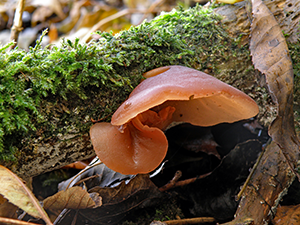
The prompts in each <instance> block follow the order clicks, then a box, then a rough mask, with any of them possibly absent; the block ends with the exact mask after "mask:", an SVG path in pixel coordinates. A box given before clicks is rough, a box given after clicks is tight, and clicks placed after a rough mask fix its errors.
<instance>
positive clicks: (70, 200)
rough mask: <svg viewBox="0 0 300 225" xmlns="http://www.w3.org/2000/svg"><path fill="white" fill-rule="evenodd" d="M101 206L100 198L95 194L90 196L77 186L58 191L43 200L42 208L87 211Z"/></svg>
mask: <svg viewBox="0 0 300 225" xmlns="http://www.w3.org/2000/svg"><path fill="white" fill-rule="evenodd" d="M101 205H102V198H101V197H100V196H99V195H98V194H97V193H95V194H94V193H93V195H92V196H90V194H89V193H88V192H87V191H86V190H84V189H82V187H79V186H75V187H71V188H69V189H67V190H65V191H60V192H58V193H56V194H55V195H53V196H50V197H48V198H46V199H45V200H44V208H45V209H50V210H63V209H65V208H66V209H87V208H94V207H99V206H101Z"/></svg>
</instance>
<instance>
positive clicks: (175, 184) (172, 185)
mask: <svg viewBox="0 0 300 225" xmlns="http://www.w3.org/2000/svg"><path fill="white" fill-rule="evenodd" d="M211 173H212V172H210V173H206V174H203V175H200V176H198V177H194V178H190V179H186V180H181V181H177V180H176V181H174V180H175V179H177V174H175V176H174V178H175V179H174V178H173V179H172V180H171V181H170V182H169V183H167V184H166V185H164V186H162V187H160V188H159V190H160V191H161V192H164V191H167V190H169V189H172V188H175V187H182V186H186V185H188V184H191V183H194V182H195V181H196V180H199V179H202V178H204V177H207V176H208V175H210V174H211Z"/></svg>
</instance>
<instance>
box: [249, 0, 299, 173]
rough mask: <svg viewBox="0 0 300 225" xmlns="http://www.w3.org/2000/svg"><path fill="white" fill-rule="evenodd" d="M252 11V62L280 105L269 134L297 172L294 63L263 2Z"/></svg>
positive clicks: (257, 1)
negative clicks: (264, 77)
mask: <svg viewBox="0 0 300 225" xmlns="http://www.w3.org/2000/svg"><path fill="white" fill-rule="evenodd" d="M252 8H253V17H254V18H253V21H252V25H251V41H250V50H251V54H252V60H253V63H254V66H255V68H256V69H258V70H259V71H260V72H262V73H263V74H265V76H266V81H267V85H268V88H269V93H270V95H271V97H272V99H273V101H274V102H275V103H276V104H277V117H276V119H275V120H274V121H273V122H272V124H271V125H270V127H269V134H270V136H271V137H272V139H273V141H275V142H276V143H277V144H278V146H279V147H280V149H281V150H282V151H283V154H284V155H285V157H286V158H287V159H288V160H289V163H290V164H291V166H292V169H293V170H294V171H295V169H296V168H297V162H298V160H299V155H298V154H299V145H300V143H299V140H298V138H297V136H296V132H295V129H294V116H293V115H294V114H293V84H294V74H293V66H292V61H291V58H290V55H289V50H288V46H287V44H286V41H285V38H284V36H283V34H282V31H281V29H280V27H279V25H278V23H277V21H276V19H275V18H274V16H273V15H272V13H271V12H270V10H269V9H268V8H267V7H266V6H265V5H264V4H263V3H262V1H261V0H252ZM299 178H300V177H299Z"/></svg>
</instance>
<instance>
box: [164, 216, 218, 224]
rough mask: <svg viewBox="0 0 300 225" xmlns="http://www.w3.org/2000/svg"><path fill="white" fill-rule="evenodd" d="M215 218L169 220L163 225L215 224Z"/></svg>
mask: <svg viewBox="0 0 300 225" xmlns="http://www.w3.org/2000/svg"><path fill="white" fill-rule="evenodd" d="M215 221H216V220H215V218H213V217H196V218H189V219H179V220H167V221H163V224H168V225H186V224H199V223H213V222H215Z"/></svg>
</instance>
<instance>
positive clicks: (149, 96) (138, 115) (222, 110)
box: [90, 66, 258, 174]
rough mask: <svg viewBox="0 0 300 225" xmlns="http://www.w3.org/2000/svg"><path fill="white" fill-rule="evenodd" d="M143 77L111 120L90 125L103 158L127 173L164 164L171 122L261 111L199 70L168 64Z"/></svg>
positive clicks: (211, 120)
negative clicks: (167, 135) (168, 129)
mask: <svg viewBox="0 0 300 225" xmlns="http://www.w3.org/2000/svg"><path fill="white" fill-rule="evenodd" d="M144 77H146V78H147V79H145V80H144V81H142V82H141V83H140V84H139V85H138V86H137V87H136V88H135V89H134V90H133V91H132V93H131V94H130V95H129V98H128V99H127V100H126V101H125V102H124V103H123V104H122V105H121V106H120V107H119V108H118V109H117V111H116V112H115V113H114V114H113V116H112V119H111V123H106V122H103V123H96V124H94V125H93V126H92V127H91V129H90V137H91V141H92V144H93V147H94V150H95V152H96V154H97V156H98V157H99V159H100V160H101V161H102V162H103V163H104V164H106V166H108V167H109V168H110V169H112V170H114V171H116V172H120V173H122V174H138V173H149V172H151V171H153V170H154V169H155V168H157V167H158V166H159V165H160V164H161V162H162V161H163V159H164V158H165V156H166V153H167V150H168V141H167V138H166V136H165V134H164V132H163V131H164V130H165V129H166V128H167V127H168V126H169V125H170V124H171V123H172V122H187V123H190V124H193V125H197V126H213V125H216V124H219V123H225V122H226V123H232V122H236V121H239V120H243V119H248V118H251V117H254V116H255V115H257V113H258V106H257V104H256V103H255V101H254V100H253V99H251V98H250V97H249V96H248V95H246V94H245V93H243V92H241V91H240V90H238V89H236V88H234V87H232V86H230V85H228V84H226V83H224V82H222V81H220V80H218V79H216V78H214V77H212V76H210V75H208V74H206V73H203V72H200V71H198V70H195V69H191V68H187V67H184V66H165V67H160V68H157V69H154V70H151V71H149V72H147V73H145V74H144Z"/></svg>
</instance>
